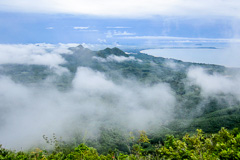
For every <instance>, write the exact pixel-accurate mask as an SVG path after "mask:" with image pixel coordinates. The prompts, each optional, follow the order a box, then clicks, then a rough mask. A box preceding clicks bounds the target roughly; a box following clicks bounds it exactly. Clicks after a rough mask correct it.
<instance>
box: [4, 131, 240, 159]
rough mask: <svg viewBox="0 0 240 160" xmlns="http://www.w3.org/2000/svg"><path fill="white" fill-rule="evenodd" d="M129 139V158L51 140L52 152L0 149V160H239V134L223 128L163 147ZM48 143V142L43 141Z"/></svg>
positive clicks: (168, 141) (167, 142) (141, 137)
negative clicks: (216, 131) (68, 145)
mask: <svg viewBox="0 0 240 160" xmlns="http://www.w3.org/2000/svg"><path fill="white" fill-rule="evenodd" d="M134 138H135V137H134V136H132V135H131V136H130V137H129V139H128V141H127V143H129V144H128V148H129V154H126V153H123V152H121V151H119V150H116V149H115V150H109V152H108V153H106V154H99V153H98V152H97V150H96V149H95V148H92V147H88V146H86V145H85V144H84V143H82V144H80V145H78V146H77V147H75V148H74V149H70V150H69V147H66V146H65V145H64V143H62V142H60V141H58V140H57V139H56V138H55V137H54V140H53V141H54V142H53V143H54V149H53V150H51V151H47V150H41V149H35V150H34V151H28V152H22V151H19V152H14V151H11V150H7V149H4V148H2V147H1V146H0V159H21V160H24V159H35V160H36V159H37V160H44V159H56V160H58V159H59V160H60V159H69V160H70V159H86V160H87V159H91V160H96V159H102V160H112V159H119V160H127V159H131V160H137V159H192V160H199V159H208V160H214V159H240V150H239V148H240V132H239V130H238V129H234V130H232V131H231V132H229V131H228V130H226V129H224V128H222V129H221V130H220V131H219V132H218V133H217V134H204V133H203V132H202V130H197V133H196V134H194V135H192V136H190V135H189V134H186V135H184V136H183V137H181V139H178V138H175V137H174V136H168V137H167V138H166V140H165V141H164V142H162V143H158V144H151V143H150V142H149V139H148V137H147V136H146V133H145V132H144V131H141V132H140V134H139V137H138V139H137V140H134ZM45 139H46V140H47V141H48V139H47V138H45Z"/></svg>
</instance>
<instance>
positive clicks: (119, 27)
mask: <svg viewBox="0 0 240 160" xmlns="http://www.w3.org/2000/svg"><path fill="white" fill-rule="evenodd" d="M106 28H109V29H127V28H131V27H124V26H115V27H106Z"/></svg>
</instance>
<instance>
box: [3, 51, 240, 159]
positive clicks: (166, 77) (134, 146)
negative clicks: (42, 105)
mask: <svg viewBox="0 0 240 160" xmlns="http://www.w3.org/2000/svg"><path fill="white" fill-rule="evenodd" d="M70 50H72V51H73V54H64V53H63V54H62V57H63V58H64V59H65V60H66V63H65V64H62V65H61V67H64V68H67V69H68V70H69V71H70V72H68V73H64V74H59V75H58V74H57V73H56V72H55V71H54V69H52V68H50V67H48V66H42V65H22V64H21V65H20V64H7V65H1V68H0V75H6V76H9V77H11V79H13V80H14V81H15V82H17V83H23V84H25V85H32V84H41V83H43V82H45V81H46V80H47V79H48V78H51V80H52V81H53V82H54V83H53V84H54V85H55V87H57V88H58V89H59V90H60V91H62V92H64V91H68V90H70V89H71V88H72V80H73V79H74V77H75V75H76V72H77V69H78V67H88V68H91V69H92V70H94V71H99V72H103V73H104V74H105V75H106V77H107V78H108V79H110V80H111V81H113V82H114V83H119V84H121V83H123V81H122V80H123V79H130V80H134V81H136V82H138V83H140V84H142V85H143V86H144V85H145V86H152V85H155V84H158V83H167V84H169V86H170V87H171V89H172V90H173V91H174V93H175V97H176V99H177V103H176V106H175V108H174V118H173V119H174V120H171V121H169V122H165V123H163V124H159V125H158V126H153V127H151V129H149V130H147V136H148V138H149V142H150V143H145V141H146V142H148V140H146V137H145V140H143V139H144V138H143V139H142V140H141V136H139V132H138V131H136V130H134V131H132V132H131V135H126V133H128V132H129V130H128V131H123V130H122V129H121V126H116V127H112V126H111V127H110V128H107V127H105V128H104V127H102V128H101V129H100V133H99V136H98V137H95V138H91V139H85V138H84V136H83V135H82V134H78V133H76V135H73V137H72V139H71V140H69V141H68V142H64V141H61V140H57V138H56V136H55V135H54V136H53V139H52V140H49V139H48V138H47V137H44V139H45V140H46V141H47V142H48V143H49V144H50V143H51V145H53V146H54V148H55V149H54V150H50V151H47V150H46V151H45V150H44V151H41V150H38V151H36V152H34V153H25V152H17V153H15V152H12V151H9V150H5V149H3V148H1V154H2V157H4V156H6V157H7V156H9V157H11V158H12V159H13V158H15V159H17V157H18V159H21V157H22V159H24V158H25V159H28V158H31V157H32V158H36V159H37V158H38V159H44V157H45V158H47V159H65V158H68V159H84V158H85V159H114V158H112V157H115V158H116V159H124V158H129V159H139V158H146V159H147V158H149V159H154V158H157V157H159V158H171V159H180V158H186V159H217V158H223V159H224V158H225V159H227V158H229V159H238V158H239V157H240V153H239V148H238V147H239V144H240V141H239V139H240V135H239V134H238V133H236V132H237V131H236V130H234V131H232V133H229V132H227V131H226V130H224V129H222V130H221V131H220V132H219V134H214V135H211V133H216V132H218V131H219V130H220V129H221V127H225V128H227V129H233V128H236V127H237V128H238V127H240V102H239V100H238V99H236V98H235V97H234V96H233V95H231V94H224V93H219V95H217V96H216V95H214V96H210V97H207V98H206V97H203V96H202V95H201V87H199V86H196V85H194V84H191V83H188V79H187V72H188V70H189V69H190V68H192V67H201V68H203V69H204V70H205V71H206V72H207V73H208V74H210V75H213V74H220V75H223V76H226V77H230V78H231V77H234V76H235V74H236V73H239V70H238V69H235V70H233V69H229V68H225V67H223V66H218V65H208V64H197V63H186V62H182V61H179V60H173V59H164V58H157V57H153V56H149V55H146V54H142V53H138V51H137V50H134V52H135V53H136V52H137V54H125V52H123V51H121V50H120V49H118V48H113V49H110V48H107V49H105V50H101V51H97V52H96V51H91V50H89V49H86V48H83V47H82V46H78V47H76V48H70ZM127 52H129V53H131V52H133V50H128V51H127ZM111 56H112V57H111ZM114 56H117V57H122V59H123V60H122V59H120V60H119V59H118V61H117V60H116V59H115V60H114ZM132 57H134V59H133V58H132ZM115 58H116V57H115ZM124 58H125V59H124ZM103 98H106V97H103ZM230 101H231V103H230ZM143 118H144V117H143ZM86 122H87V120H86ZM198 128H200V129H202V130H203V131H204V132H205V133H207V135H203V134H202V132H200V131H199V132H198V134H196V135H195V136H193V137H191V138H189V136H187V135H186V136H184V135H185V133H187V132H188V133H190V134H192V133H193V132H195V131H196V129H198ZM142 134H143V135H144V133H142ZM167 134H171V135H174V136H175V137H178V138H179V139H181V140H177V139H176V138H173V137H167V138H166V135H167ZM140 135H141V134H140ZM183 136H184V137H183ZM134 137H136V138H135V139H134ZM182 137H183V138H182ZM138 139H140V141H139V142H138ZM81 143H84V144H86V145H87V146H90V147H87V146H85V145H84V144H81ZM79 144H81V145H79ZM78 145H79V146H78ZM91 147H94V148H96V150H97V151H98V153H100V154H103V155H99V154H98V153H97V151H96V150H95V149H94V148H91ZM126 154H128V155H126ZM2 157H0V158H2ZM11 158H9V159H11ZM2 159H4V158H2Z"/></svg>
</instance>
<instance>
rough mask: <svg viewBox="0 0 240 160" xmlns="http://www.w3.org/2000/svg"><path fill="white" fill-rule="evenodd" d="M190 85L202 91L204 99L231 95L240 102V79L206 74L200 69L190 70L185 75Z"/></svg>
mask: <svg viewBox="0 0 240 160" xmlns="http://www.w3.org/2000/svg"><path fill="white" fill-rule="evenodd" d="M187 76H188V79H189V80H190V82H191V83H193V84H195V85H198V86H199V87H201V89H202V92H201V93H202V95H203V96H204V97H208V96H214V95H217V94H232V95H234V96H236V98H238V99H239V100H240V90H239V89H238V88H240V83H239V82H240V77H238V76H236V77H227V76H223V75H220V74H213V75H210V74H208V73H207V72H206V71H205V70H204V69H202V68H191V69H190V70H189V72H188V74H187Z"/></svg>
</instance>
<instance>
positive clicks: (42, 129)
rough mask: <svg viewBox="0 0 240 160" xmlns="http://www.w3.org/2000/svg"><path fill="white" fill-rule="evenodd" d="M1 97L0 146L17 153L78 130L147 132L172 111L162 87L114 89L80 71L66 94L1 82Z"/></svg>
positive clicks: (168, 91) (100, 75) (170, 96)
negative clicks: (114, 127)
mask: <svg viewBox="0 0 240 160" xmlns="http://www.w3.org/2000/svg"><path fill="white" fill-rule="evenodd" d="M0 95H1V96H0V101H1V104H0V111H1V112H0V114H1V116H0V117H1V125H0V144H3V145H4V146H5V147H7V148H16V149H20V147H23V148H24V149H26V148H27V147H30V146H31V145H33V144H37V143H38V142H41V141H42V135H44V134H45V135H51V134H52V133H56V134H57V135H59V136H63V137H66V136H67V135H68V134H69V133H71V132H74V131H75V130H81V131H83V132H84V131H87V132H88V135H89V136H90V135H92V134H93V135H95V136H97V133H98V129H99V128H100V127H101V126H105V127H107V126H111V125H115V124H116V125H117V126H122V128H126V129H147V128H148V127H149V126H151V125H154V124H157V125H159V124H163V123H165V122H166V121H168V120H171V119H172V117H173V108H174V106H175V96H174V93H173V92H172V90H171V88H170V87H169V85H167V84H164V83H160V84H157V85H154V86H144V85H141V84H139V83H137V82H135V81H132V80H123V83H121V84H116V83H114V82H113V81H111V80H109V79H107V78H106V77H105V75H104V74H103V73H100V72H96V71H94V70H92V69H90V68H85V67H80V68H78V70H77V73H76V76H75V78H74V79H73V82H72V89H71V90H69V91H65V92H62V91H59V90H57V89H56V88H54V87H51V86H49V82H48V85H44V83H42V84H36V85H35V86H32V87H27V86H24V85H22V84H17V83H15V82H14V81H12V80H11V79H10V78H8V77H0ZM67 133H68V134H67Z"/></svg>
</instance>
